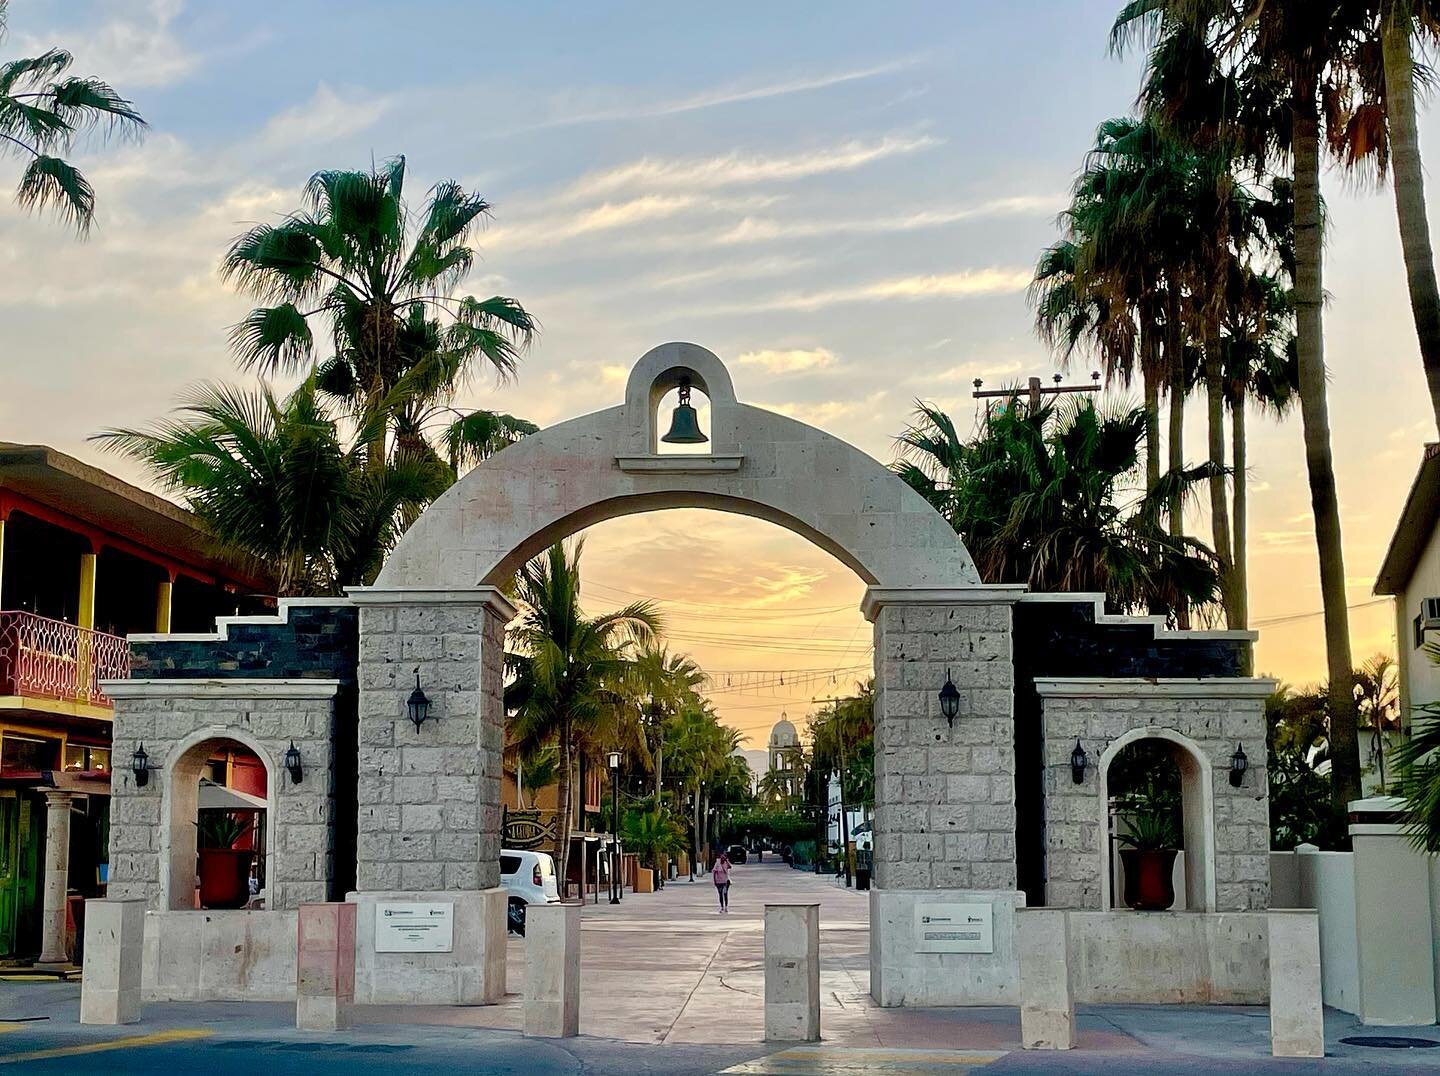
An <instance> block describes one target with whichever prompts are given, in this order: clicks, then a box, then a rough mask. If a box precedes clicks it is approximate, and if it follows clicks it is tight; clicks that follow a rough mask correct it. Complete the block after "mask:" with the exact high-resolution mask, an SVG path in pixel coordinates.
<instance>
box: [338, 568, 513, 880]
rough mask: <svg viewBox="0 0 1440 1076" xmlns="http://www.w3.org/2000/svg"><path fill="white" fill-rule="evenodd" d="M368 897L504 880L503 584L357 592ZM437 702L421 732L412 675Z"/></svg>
mask: <svg viewBox="0 0 1440 1076" xmlns="http://www.w3.org/2000/svg"><path fill="white" fill-rule="evenodd" d="M352 597H353V598H354V600H355V601H356V602H357V604H359V605H360V607H361V612H360V662H359V680H360V699H359V712H360V720H359V733H358V738H359V747H358V751H357V764H358V770H359V774H360V778H359V781H358V789H357V813H358V819H359V837H358V847H357V856H356V858H357V869H356V886H357V889H358V890H360V891H361V892H387V891H395V890H475V889H488V888H490V887H493V886H497V885H499V884H500V828H501V819H500V781H501V765H502V751H503V749H504V700H503V691H504V658H505V625H506V623H508V621H509V620H510V619H511V617H513V615H514V609H513V608H512V607H511V606H510V605H509V603H508V602H507V601H506V600H505V599H504V597H503V596H501V595H500V594H499V592H498V591H496V590H495V589H494V588H490V587H480V588H476V589H474V590H469V591H418V592H417V591H413V590H408V589H404V588H402V589H398V590H379V589H363V590H362V589H357V590H356V591H354V592H352ZM417 669H418V670H419V675H420V683H421V687H422V689H423V690H424V692H425V694H426V696H427V697H428V698H429V699H430V703H431V707H430V718H429V720H427V721H426V722H425V723H424V724H423V725H422V726H421V727H420V728H418V729H417V728H416V727H415V726H414V724H413V723H412V722H411V721H410V720H409V718H408V716H407V710H406V700H407V699H408V698H409V696H410V693H411V692H412V691H413V690H414V689H415V671H416V670H417Z"/></svg>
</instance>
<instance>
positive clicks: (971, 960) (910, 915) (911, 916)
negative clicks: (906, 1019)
mask: <svg viewBox="0 0 1440 1076" xmlns="http://www.w3.org/2000/svg"><path fill="white" fill-rule="evenodd" d="M917 904H989V905H991V906H992V915H993V918H992V930H993V936H994V951H993V952H990V953H921V952H916V938H915V906H916V905H917ZM1024 906H1025V894H1024V893H1021V892H1018V891H1016V890H998V891H997V890H985V891H980V890H973V889H921V890H916V889H908V890H907V889H902V890H891V889H872V890H870V996H871V997H873V998H874V999H875V1002H876V1004H878V1005H883V1006H885V1007H887V1008H888V1007H891V1006H900V1005H911V1006H916V1007H922V1008H923V1007H932V1006H948V1005H1018V1004H1020V958H1019V955H1018V951H1017V950H1016V948H1015V910H1016V909H1017V908H1023V907H1024Z"/></svg>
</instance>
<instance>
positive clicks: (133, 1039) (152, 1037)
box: [0, 1027, 215, 1065]
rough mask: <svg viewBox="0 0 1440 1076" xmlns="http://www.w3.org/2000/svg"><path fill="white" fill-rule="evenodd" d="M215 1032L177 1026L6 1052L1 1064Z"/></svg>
mask: <svg viewBox="0 0 1440 1076" xmlns="http://www.w3.org/2000/svg"><path fill="white" fill-rule="evenodd" d="M213 1034H215V1032H213V1031H211V1030H209V1029H208V1028H198V1027H197V1028H175V1029H174V1030H172V1031H156V1032H153V1033H152V1034H149V1035H131V1036H129V1037H128V1038H124V1039H107V1040H106V1041H105V1042H87V1043H85V1044H84V1045H82V1046H56V1047H53V1048H52V1049H49V1050H31V1051H30V1052H29V1053H25V1054H4V1055H0V1065H17V1064H19V1063H20V1062H22V1061H48V1060H50V1059H51V1058H53V1057H78V1056H80V1055H81V1054H98V1053H102V1052H104V1051H106V1050H127V1049H129V1048H131V1047H132V1046H160V1045H162V1044H164V1043H167V1042H184V1041H186V1040H187V1039H203V1038H206V1037H207V1036H210V1035H213Z"/></svg>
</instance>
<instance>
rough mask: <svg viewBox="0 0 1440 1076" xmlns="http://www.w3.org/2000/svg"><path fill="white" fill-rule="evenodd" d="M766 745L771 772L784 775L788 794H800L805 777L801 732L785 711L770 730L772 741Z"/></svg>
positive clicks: (784, 783)
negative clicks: (797, 730)
mask: <svg viewBox="0 0 1440 1076" xmlns="http://www.w3.org/2000/svg"><path fill="white" fill-rule="evenodd" d="M766 746H767V749H768V751H769V755H770V772H771V773H778V774H781V775H783V780H782V783H783V785H784V787H785V790H786V794H787V795H790V796H797V795H799V794H800V782H801V781H803V780H804V778H805V769H804V766H803V765H802V761H803V759H802V756H801V747H800V734H799V733H798V732H796V731H795V726H794V725H792V724H791V723H790V721H789V719H788V718H787V717H786V716H785V715H784V714H783V713H782V714H781V715H780V720H779V721H777V722H775V727H774V728H772V729H771V730H770V741H769V743H768V744H767V745H766Z"/></svg>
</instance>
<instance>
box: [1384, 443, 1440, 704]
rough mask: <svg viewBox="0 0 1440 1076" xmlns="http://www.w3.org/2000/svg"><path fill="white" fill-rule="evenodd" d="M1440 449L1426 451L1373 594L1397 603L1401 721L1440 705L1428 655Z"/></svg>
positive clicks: (1437, 590) (1438, 558)
mask: <svg viewBox="0 0 1440 1076" xmlns="http://www.w3.org/2000/svg"><path fill="white" fill-rule="evenodd" d="M1437 524H1440V444H1429V445H1426V446H1425V451H1424V454H1423V456H1422V458H1421V461H1420V470H1419V471H1418V472H1417V473H1416V475H1415V482H1414V484H1413V485H1412V486H1411V487H1410V494H1409V496H1407V497H1406V498H1405V507H1404V508H1402V509H1401V511H1400V519H1399V521H1398V522H1397V523H1396V525H1395V533H1394V535H1393V536H1392V537H1391V539H1390V547H1389V549H1387V550H1386V552H1385V561H1384V563H1382V564H1381V565H1380V571H1379V573H1378V574H1377V575H1376V577H1375V593H1376V594H1385V595H1391V596H1393V597H1394V599H1395V621H1396V623H1395V643H1396V650H1397V652H1398V655H1399V673H1400V676H1399V680H1400V713H1401V722H1402V724H1403V725H1405V726H1407V727H1408V726H1409V724H1410V712H1411V710H1412V708H1413V707H1416V706H1424V705H1426V704H1428V703H1432V702H1440V665H1437V664H1436V663H1435V661H1434V660H1433V659H1432V658H1431V656H1430V655H1429V654H1427V653H1426V652H1425V647H1426V645H1427V644H1440V538H1437Z"/></svg>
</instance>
